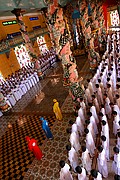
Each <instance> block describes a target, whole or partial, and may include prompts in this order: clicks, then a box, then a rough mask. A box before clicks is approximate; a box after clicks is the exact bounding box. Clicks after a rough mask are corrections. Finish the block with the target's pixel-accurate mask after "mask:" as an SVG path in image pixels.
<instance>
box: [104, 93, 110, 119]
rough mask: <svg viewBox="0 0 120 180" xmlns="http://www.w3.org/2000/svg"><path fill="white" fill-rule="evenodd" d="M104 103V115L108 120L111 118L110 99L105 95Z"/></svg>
mask: <svg viewBox="0 0 120 180" xmlns="http://www.w3.org/2000/svg"><path fill="white" fill-rule="evenodd" d="M104 103H105V114H107V116H108V118H109V119H110V118H111V107H110V99H109V98H108V97H107V94H104Z"/></svg>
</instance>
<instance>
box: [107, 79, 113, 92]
mask: <svg viewBox="0 0 120 180" xmlns="http://www.w3.org/2000/svg"><path fill="white" fill-rule="evenodd" d="M108 84H110V85H111V86H110V87H111V90H112V93H113V92H114V89H113V84H112V80H111V79H110V78H109V77H108V78H107V84H106V88H107V85H108Z"/></svg>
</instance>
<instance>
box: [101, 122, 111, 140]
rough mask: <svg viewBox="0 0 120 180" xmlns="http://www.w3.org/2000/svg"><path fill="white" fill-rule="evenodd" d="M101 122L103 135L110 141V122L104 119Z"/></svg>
mask: <svg viewBox="0 0 120 180" xmlns="http://www.w3.org/2000/svg"><path fill="white" fill-rule="evenodd" d="M101 123H102V130H101V136H102V135H104V136H105V137H106V138H107V141H108V142H109V126H108V123H107V122H106V121H104V120H102V121H101Z"/></svg>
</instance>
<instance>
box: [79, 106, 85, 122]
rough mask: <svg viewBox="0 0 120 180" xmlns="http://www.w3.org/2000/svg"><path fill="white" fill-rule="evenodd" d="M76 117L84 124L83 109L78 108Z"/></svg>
mask: <svg viewBox="0 0 120 180" xmlns="http://www.w3.org/2000/svg"><path fill="white" fill-rule="evenodd" d="M78 116H79V117H80V118H81V120H82V122H83V124H85V116H84V111H83V108H82V107H81V106H80V108H79V110H78Z"/></svg>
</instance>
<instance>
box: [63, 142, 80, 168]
mask: <svg viewBox="0 0 120 180" xmlns="http://www.w3.org/2000/svg"><path fill="white" fill-rule="evenodd" d="M66 149H67V151H68V159H69V161H70V165H71V167H72V169H73V170H74V171H75V168H76V167H77V166H78V165H79V162H78V154H77V152H76V151H75V149H74V148H73V147H71V145H67V146H66Z"/></svg>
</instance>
